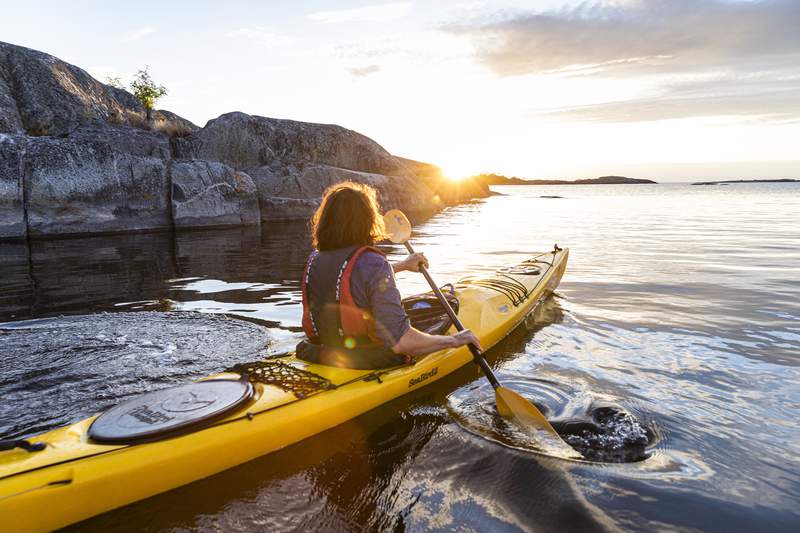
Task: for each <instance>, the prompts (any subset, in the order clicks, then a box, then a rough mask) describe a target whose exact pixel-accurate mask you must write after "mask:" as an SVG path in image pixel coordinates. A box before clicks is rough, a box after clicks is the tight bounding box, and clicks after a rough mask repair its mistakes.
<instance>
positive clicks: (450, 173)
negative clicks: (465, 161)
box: [441, 165, 474, 181]
mask: <svg viewBox="0 0 800 533" xmlns="http://www.w3.org/2000/svg"><path fill="white" fill-rule="evenodd" d="M441 169H442V175H443V176H444V177H445V178H447V179H448V180H450V181H461V180H463V179H465V178H467V177H469V176H471V175H472V174H474V172H473V173H470V172H469V170H467V169H466V167H464V166H459V165H455V166H454V165H445V166H442V167H441Z"/></svg>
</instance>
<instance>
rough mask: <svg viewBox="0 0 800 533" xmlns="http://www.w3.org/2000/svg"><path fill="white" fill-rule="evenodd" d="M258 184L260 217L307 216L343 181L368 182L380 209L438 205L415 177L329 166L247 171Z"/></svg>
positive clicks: (431, 208)
mask: <svg viewBox="0 0 800 533" xmlns="http://www.w3.org/2000/svg"><path fill="white" fill-rule="evenodd" d="M250 175H251V176H252V177H253V181H255V183H256V187H258V195H259V199H260V202H261V217H262V220H264V221H268V220H302V219H308V218H309V217H310V216H311V215H312V214H313V213H314V211H315V210H316V208H317V206H319V203H320V200H321V198H322V194H323V193H324V192H325V189H326V188H327V187H329V186H331V185H334V184H336V183H340V182H342V181H354V182H356V183H363V184H365V185H370V186H372V187H374V188H375V189H376V190H377V191H378V200H379V202H380V204H381V207H382V208H383V209H394V208H397V209H403V210H407V211H411V212H422V211H435V210H438V209H439V208H441V203H440V201H439V199H438V198H437V196H436V194H435V193H434V192H433V191H432V190H430V189H429V188H428V187H426V186H425V185H424V184H423V183H420V181H419V180H418V179H416V178H411V177H407V176H386V175H383V174H374V173H370V172H358V171H354V170H347V169H344V168H338V167H333V166H329V165H314V164H309V165H287V166H280V165H277V164H273V165H270V166H263V167H260V168H257V169H254V170H252V171H251V172H250Z"/></svg>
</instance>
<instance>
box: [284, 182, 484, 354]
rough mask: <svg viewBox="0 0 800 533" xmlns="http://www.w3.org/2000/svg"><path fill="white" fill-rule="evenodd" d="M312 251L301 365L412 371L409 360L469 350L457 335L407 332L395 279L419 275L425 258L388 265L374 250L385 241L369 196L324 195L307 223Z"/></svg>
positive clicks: (334, 191) (347, 191) (345, 187)
mask: <svg viewBox="0 0 800 533" xmlns="http://www.w3.org/2000/svg"><path fill="white" fill-rule="evenodd" d="M311 237H312V241H313V245H314V251H312V252H311V254H310V255H309V258H308V261H307V263H306V267H305V271H304V273H303V278H302V281H301V286H302V291H303V330H304V331H305V333H306V336H307V337H308V339H307V340H304V341H302V342H300V343H299V344H298V345H297V356H298V357H299V358H301V359H304V360H307V361H312V362H319V363H323V364H326V365H332V366H337V367H346V368H360V369H374V368H388V367H393V366H398V365H403V364H411V363H412V362H413V357H414V356H422V355H427V354H429V353H433V352H436V351H439V350H442V349H445V348H453V347H458V346H464V345H466V344H469V343H472V344H474V345H475V346H478V347H480V342H479V340H478V338H477V337H476V336H475V335H474V334H473V333H472V332H471V331H470V330H464V331H461V332H459V333H456V334H455V335H430V334H428V333H425V332H423V331H419V330H418V329H415V328H414V327H412V326H411V322H410V320H409V317H408V314H407V313H406V311H405V309H404V308H403V305H402V303H401V301H400V291H398V289H397V284H396V282H395V277H394V274H395V273H396V272H402V271H404V270H408V271H411V272H418V271H419V265H420V264H422V265H424V266H425V267H426V268H427V266H428V260H427V259H426V258H425V255H424V254H421V253H415V254H411V255H409V256H408V257H406V258H405V259H403V260H402V261H400V262H398V263H394V264H392V263H389V261H388V259H387V258H386V255H385V254H384V253H383V252H382V251H380V250H379V249H378V248H376V247H375V244H376V242H378V241H380V240H382V239H383V238H384V226H383V217H381V215H380V211H379V208H378V201H377V198H376V192H375V189H373V188H372V187H369V186H367V185H362V184H359V183H351V182H344V183H339V184H337V185H334V186H332V187H329V188H328V189H327V190H326V191H325V194H324V196H323V198H322V203H321V204H320V206H319V208H318V209H317V211H316V212H315V213H314V216H313V218H312V220H311Z"/></svg>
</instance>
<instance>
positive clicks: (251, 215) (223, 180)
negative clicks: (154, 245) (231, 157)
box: [170, 161, 261, 228]
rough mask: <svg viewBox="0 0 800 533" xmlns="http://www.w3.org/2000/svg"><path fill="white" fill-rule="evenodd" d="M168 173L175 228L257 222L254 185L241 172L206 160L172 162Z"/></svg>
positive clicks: (256, 201)
mask: <svg viewBox="0 0 800 533" xmlns="http://www.w3.org/2000/svg"><path fill="white" fill-rule="evenodd" d="M170 172H171V176H172V218H173V221H174V225H175V227H176V228H181V227H187V228H188V227H194V228H197V227H208V226H234V225H235V226H242V225H251V224H259V223H260V221H261V214H260V211H259V206H258V195H257V191H256V185H255V183H253V180H252V178H250V176H248V175H247V174H245V173H244V172H237V171H236V170H233V169H232V168H231V167H229V166H227V165H224V164H222V163H217V162H208V161H179V162H175V163H173V164H172V166H171V170H170Z"/></svg>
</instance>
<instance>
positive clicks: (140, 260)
mask: <svg viewBox="0 0 800 533" xmlns="http://www.w3.org/2000/svg"><path fill="white" fill-rule="evenodd" d="M496 190H497V191H498V192H500V193H502V194H503V195H502V196H494V197H491V198H488V199H486V200H484V201H480V202H476V203H474V204H468V205H463V206H459V207H455V208H451V209H448V210H446V211H444V212H443V213H441V214H439V215H437V216H435V217H433V218H432V219H429V220H427V221H424V222H423V223H422V224H420V225H418V226H417V227H416V232H417V235H416V237H415V246H416V247H417V248H418V250H420V251H425V253H426V254H427V255H428V257H429V258H430V260H431V265H432V268H431V271H432V273H433V275H434V277H435V278H436V279H437V280H439V281H440V282H445V281H450V280H455V279H457V278H458V277H461V276H463V275H466V274H473V273H476V272H491V271H493V270H494V269H496V268H498V267H501V266H505V265H508V264H510V263H513V262H516V261H520V260H522V259H525V258H526V257H527V256H528V255H529V254H530V253H531V252H534V251H543V250H549V249H550V248H551V247H552V245H553V244H554V243H558V244H559V245H560V246H563V247H569V248H570V249H571V256H570V265H569V268H568V269H567V274H566V275H565V277H564V280H563V281H562V284H561V286H560V288H559V290H558V292H557V295H556V296H555V297H554V298H552V299H551V300H550V301H548V302H547V305H546V306H545V308H544V309H541V310H540V311H539V312H538V313H537V316H536V317H535V321H533V322H532V324H530V327H529V328H522V329H520V330H517V331H516V332H515V333H514V334H513V335H512V336H511V337H510V338H509V339H508V340H507V341H505V342H504V343H502V344H501V345H500V346H498V347H497V348H495V349H494V350H492V352H491V353H490V354H489V360H490V363H491V364H492V365H493V366H494V367H495V368H497V370H498V375H499V377H500V378H501V380H504V381H507V382H508V383H509V384H510V385H511V386H512V388H515V389H516V390H519V391H520V392H523V393H524V394H526V395H527V396H529V397H531V398H533V399H536V400H538V401H539V402H540V403H542V404H544V405H545V406H546V407H547V408H548V410H550V412H551V414H552V415H555V416H561V415H573V414H580V413H582V412H583V413H585V412H587V411H588V409H590V408H591V407H592V406H597V405H606V404H611V405H616V406H620V407H622V408H624V409H625V410H627V411H628V412H630V413H631V414H632V415H634V416H635V417H636V418H637V419H638V420H639V421H640V422H641V423H642V424H643V425H646V426H647V427H648V428H650V429H651V431H652V432H653V434H654V435H655V438H656V441H655V443H654V445H653V447H652V449H651V457H650V458H649V459H647V460H645V461H642V462H638V463H630V464H614V465H599V464H574V463H564V462H560V461H553V460H550V459H546V458H541V457H538V456H536V455H533V454H530V453H528V452H525V451H522V450H518V449H514V448H512V447H510V445H513V444H514V443H513V440H510V439H509V438H508V436H507V435H504V434H503V431H502V430H501V429H500V430H498V428H496V427H492V426H491V424H489V423H488V422H487V421H486V420H485V418H486V417H485V416H482V414H481V413H482V412H483V410H482V409H481V405H485V404H486V403H487V402H488V398H489V390H488V388H487V387H486V385H484V381H483V380H482V379H481V377H480V375H479V374H478V372H477V371H476V370H475V368H473V367H472V366H471V365H470V366H469V367H467V368H465V369H462V370H461V371H459V372H457V373H455V374H454V375H452V376H450V377H448V378H446V379H443V380H442V381H440V382H437V383H436V384H435V385H433V386H431V387H428V388H426V389H423V390H421V391H418V392H416V393H414V394H412V395H409V396H407V397H404V398H401V399H399V400H396V401H394V402H392V403H390V404H387V405H385V406H383V407H381V408H379V409H376V410H374V411H372V412H370V413H368V414H366V415H364V416H362V417H360V418H358V419H356V420H354V421H352V422H349V423H347V424H344V425H342V426H339V427H337V428H335V429H333V430H331V431H329V432H326V433H324V434H322V435H319V436H317V437H314V438H311V439H308V440H306V441H304V442H302V443H299V444H297V445H295V446H292V447H290V448H288V449H285V450H282V451H280V452H277V453H274V454H271V455H269V456H266V457H264V458H261V459H259V460H256V461H254V462H252V463H248V464H247V465H244V466H242V467H239V468H235V469H232V470H230V471H228V472H225V473H223V474H220V475H217V476H214V477H212V478H209V479H206V480H203V481H200V482H197V483H194V484H192V485H189V486H186V487H183V488H181V489H177V490H175V491H172V492H170V493H167V494H164V495H161V496H157V497H155V498H151V499H149V500H146V501H144V502H140V503H138V504H134V505H132V506H129V507H127V508H124V509H121V510H118V511H114V512H111V513H108V514H106V515H103V516H101V517H98V518H95V519H93V520H90V521H88V522H85V523H83V524H81V525H80V527H81V528H83V529H89V530H115V529H119V530H124V529H145V530H161V529H180V530H183V529H216V530H253V529H282V530H291V529H298V530H299V529H323V530H361V529H366V530H375V529H379V530H386V529H394V530H402V529H408V530H417V531H419V530H435V529H439V530H481V531H488V530H492V531H504V530H507V531H514V530H558V531H569V530H591V529H614V528H621V529H624V530H642V531H644V530H647V531H650V530H653V529H664V528H665V529H687V530H692V529H699V530H708V531H755V530H771V531H797V530H798V529H800V510H799V509H800V505H798V504H799V503H800V459H798V456H800V429H798V414H800V409H799V408H800V222H799V221H798V218H799V217H798V215H800V184H737V185H729V186H714V187H701V186H688V185H657V186H654V185H642V186H639V185H625V186H561V187H498V188H496ZM543 196H560V197H561V198H543ZM309 246H310V245H309V242H308V239H307V236H306V231H305V228H304V226H303V225H301V224H276V225H268V226H264V227H263V228H261V230H254V229H236V230H224V231H203V232H191V233H182V234H178V235H175V236H173V235H170V234H162V233H154V234H144V235H130V236H108V237H92V238H80V239H63V240H49V241H36V242H34V243H32V244H31V246H30V247H29V246H27V245H25V244H10V243H0V320H3V321H6V322H10V321H18V320H23V319H31V318H39V317H52V316H58V315H78V314H88V313H96V312H99V311H144V310H163V309H172V310H176V311H189V310H193V311H201V312H203V313H225V314H227V315H228V316H234V317H240V318H244V319H246V320H249V321H251V322H255V323H257V324H262V325H266V326H267V327H269V328H271V330H270V331H271V333H272V334H273V337H274V341H273V342H272V344H271V345H270V346H269V350H270V351H271V352H280V351H282V350H285V349H288V348H289V347H291V346H292V345H293V344H294V342H296V340H297V338H298V336H299V334H298V333H297V330H298V328H297V326H298V325H299V318H300V307H299V294H298V282H297V280H298V278H299V275H300V272H301V270H302V266H303V262H304V260H305V257H306V254H307V253H308V249H309ZM397 251H398V252H399V250H397ZM400 283H401V286H402V288H403V289H404V292H407V293H411V292H419V291H422V290H424V289H426V286H425V284H424V281H423V280H422V279H421V278H419V277H418V275H414V274H407V273H404V274H401V275H400ZM126 316H127V315H126ZM142 316H143V317H144V316H145V315H142ZM104 320H105V319H104ZM106 322H107V321H106ZM104 323H105V322H104ZM7 326H8V325H7V324H6V325H5V327H7ZM0 327H2V326H0ZM120 327H122V326H120ZM131 331H133V330H131ZM100 334H102V332H100ZM114 334H115V335H118V338H116V339H112V340H111V341H109V342H110V343H111V344H114V345H115V346H117V347H119V345H124V346H126V347H127V348H128V350H127V352H125V354H126V355H125V357H124V358H122V359H125V361H124V364H123V362H120V363H118V364H116V363H115V362H114V361H110V362H108V361H106V362H105V363H106V364H105V365H104V366H103V367H102V369H96V370H94V374H93V376H92V377H93V379H92V380H90V381H88V382H87V383H88V385H84V386H83V387H74V386H70V384H69V382H70V380H72V379H73V378H72V377H71V375H70V374H69V371H68V370H67V369H69V368H71V367H70V365H73V366H74V365H76V364H78V363H81V362H82V361H83V360H82V359H81V358H83V357H87V355H86V353H87V351H86V350H74V351H66V352H65V351H64V350H63V349H61V350H60V351H59V350H56V352H57V355H55V356H54V355H52V353H50V352H48V350H49V349H50V348H47V349H45V348H42V347H41V346H37V345H36V342H38V341H35V342H32V343H31V346H30V347H29V350H30V351H31V353H33V354H35V357H28V358H24V357H23V355H24V354H21V353H20V348H19V345H18V344H16V345H15V346H16V347H15V348H14V350H15V352H14V353H9V351H8V350H9V349H8V348H5V350H7V351H6V352H5V353H4V348H3V347H1V346H0V358H2V359H3V360H4V361H5V364H4V366H5V368H0V394H2V395H3V397H4V402H3V405H2V407H0V415H1V416H0V433H3V434H4V435H5V436H9V435H25V434H29V433H30V432H32V431H33V430H36V431H40V430H42V429H45V428H47V427H49V426H51V425H56V424H57V423H64V422H65V421H66V420H69V419H75V418H81V417H83V416H85V415H87V414H90V413H91V412H92V410H93V409H97V408H99V407H102V406H104V405H107V404H108V403H109V402H112V403H113V401H114V399H115V398H121V397H123V396H125V395H129V394H131V387H130V383H127V384H126V386H125V387H121V388H120V392H116V390H117V389H116V388H115V387H114V386H111V385H109V383H111V384H112V385H113V383H116V382H115V381H114V379H117V380H119V379H121V378H120V377H119V375H118V374H123V373H124V372H121V369H125V368H130V365H131V359H130V353H131V351H136V350H134V348H136V349H137V350H138V349H139V348H137V346H140V344H141V340H140V339H139V340H137V339H133V338H129V337H130V336H129V335H124V334H121V333H119V332H118V331H117V332H115V333H114ZM95 336H96V335H95ZM162 337H163V336H162ZM31 338H33V337H31ZM92 338H93V339H94V337H92ZM2 339H3V337H2V336H0V341H2ZM95 340H96V339H95ZM103 340H104V342H105V340H106V337H103ZM156 341H157V342H162V343H163V344H169V343H168V340H165V339H163V338H161V339H158V338H157V339H156ZM76 342H78V343H81V342H83V343H86V342H87V338H85V337H84V338H78V339H77V340H76ZM93 342H94V341H93ZM137 342H139V343H140V344H138V345H137V344H136V343H137ZM148 342H149V341H148ZM157 342H156V343H157ZM209 342H211V343H213V338H212V339H211V340H210V341H209ZM221 342H222V341H221ZM231 342H232V341H231V340H230V339H229V338H225V339H224V342H223V344H224V345H225V346H232V344H230V343H231ZM90 344H91V343H90ZM106 344H108V343H106ZM91 346H92V347H94V346H95V345H94V344H92V345H91ZM152 346H153V345H152V343H151V344H148V347H149V348H152ZM236 346H240V345H239V344H236ZM251 348H252V347H250V346H248V347H246V348H245V347H242V348H241V349H242V350H250V349H251ZM147 353H148V354H149V355H148V360H147V368H148V369H149V370H148V372H146V373H142V374H140V375H137V376H136V383H138V384H139V385H140V386H141V388H142V390H144V389H149V388H158V387H159V386H164V384H165V383H170V382H174V381H176V380H177V379H178V377H177V376H178V375H180V377H181V378H184V377H185V379H187V380H188V379H191V378H193V377H199V376H202V375H204V374H207V373H209V372H212V371H214V370H219V369H222V368H224V367H226V366H228V365H229V364H230V362H231V360H236V357H237V354H236V353H234V354H231V353H229V351H228V352H225V353H222V352H219V351H217V352H215V351H214V350H207V351H205V352H203V356H202V357H198V358H197V360H192V359H191V358H189V359H188V360H187V358H186V357H181V358H175V357H171V356H168V355H164V354H170V353H172V352H171V351H170V350H169V349H165V350H160V349H150V350H149V351H148V352H147ZM48 354H49V355H48ZM247 356H250V357H252V353H248V354H247ZM242 357H244V356H242ZM23 360H24V362H22V361H23ZM89 360H91V359H89ZM9 361H12V362H13V366H14V367H15V369H16V370H18V367H19V365H22V364H24V365H27V366H26V368H28V369H29V370H30V372H28V373H27V374H24V375H29V376H36V377H32V378H31V379H34V380H35V381H36V383H35V387H34V386H33V385H32V386H31V387H33V389H34V390H35V394H34V393H30V391H29V392H28V393H26V391H25V388H24V386H21V384H20V380H19V373H18V372H17V373H15V372H14V369H11V368H9V366H6V365H8V364H9ZM126 365H127V366H126ZM83 366H85V363H83ZM159 369H160V370H159ZM162 371H163V372H162ZM103 372H106V374H105V375H103V374H102V373H103ZM115 374H117V376H115ZM12 376H14V377H13V379H12ZM42 376H46V378H47V379H46V380H45V379H43V378H42ZM164 376H170V379H169V380H167V379H165V378H164ZM9 391H11V392H13V394H12V393H10V392H9ZM123 391H124V392H123ZM476 406H477V407H476ZM84 411H85V412H84ZM9 420H10V421H11V422H9ZM0 436H2V435H0Z"/></svg>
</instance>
